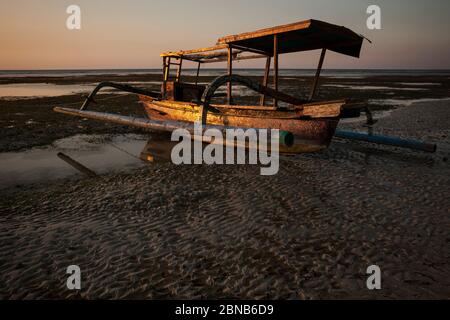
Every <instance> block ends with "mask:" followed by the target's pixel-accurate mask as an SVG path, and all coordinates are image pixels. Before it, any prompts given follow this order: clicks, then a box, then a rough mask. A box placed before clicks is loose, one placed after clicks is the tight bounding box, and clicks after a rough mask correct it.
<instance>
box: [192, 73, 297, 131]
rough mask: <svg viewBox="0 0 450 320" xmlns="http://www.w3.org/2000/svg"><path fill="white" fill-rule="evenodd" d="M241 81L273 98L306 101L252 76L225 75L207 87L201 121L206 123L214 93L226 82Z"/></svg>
mask: <svg viewBox="0 0 450 320" xmlns="http://www.w3.org/2000/svg"><path fill="white" fill-rule="evenodd" d="M232 82H235V83H239V84H241V85H243V86H245V87H247V88H249V89H252V90H254V91H256V92H258V93H261V94H264V95H267V96H269V97H271V98H274V99H277V100H279V101H283V102H287V103H291V104H294V105H298V104H303V103H305V101H304V100H302V99H299V98H296V97H293V96H290V95H288V94H285V93H282V92H279V91H278V90H274V89H272V88H269V87H266V86H263V85H261V84H259V83H258V82H256V81H253V80H252V79H250V78H247V77H244V76H240V75H237V74H236V75H223V76H220V77H217V78H216V79H214V80H213V81H212V82H211V83H210V84H209V85H208V86H207V87H206V89H205V91H204V92H203V95H202V99H201V105H202V106H201V112H200V113H201V119H200V120H201V122H202V124H206V117H207V113H208V108H209V104H210V102H211V99H212V98H213V97H214V93H215V92H216V90H217V89H219V88H220V87H221V86H223V85H224V84H226V83H232Z"/></svg>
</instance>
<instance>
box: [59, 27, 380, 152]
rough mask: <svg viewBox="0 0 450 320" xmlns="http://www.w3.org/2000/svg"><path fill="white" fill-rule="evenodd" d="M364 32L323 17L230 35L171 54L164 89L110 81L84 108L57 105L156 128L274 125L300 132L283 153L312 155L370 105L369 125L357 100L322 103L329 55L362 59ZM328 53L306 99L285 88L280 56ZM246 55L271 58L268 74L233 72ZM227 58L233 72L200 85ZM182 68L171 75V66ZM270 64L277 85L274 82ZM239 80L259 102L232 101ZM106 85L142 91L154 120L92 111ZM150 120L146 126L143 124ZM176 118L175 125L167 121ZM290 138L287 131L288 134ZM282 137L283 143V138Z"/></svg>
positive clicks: (167, 55) (267, 63)
mask: <svg viewBox="0 0 450 320" xmlns="http://www.w3.org/2000/svg"><path fill="white" fill-rule="evenodd" d="M363 40H364V37H363V36H361V35H358V34H357V33H355V32H353V31H351V30H350V29H347V28H345V27H341V26H337V25H333V24H329V23H326V22H322V21H318V20H306V21H301V22H297V23H292V24H288V25H282V26H277V27H273V28H267V29H262V30H258V31H254V32H247V33H242V34H238V35H231V36H226V37H223V38H220V39H219V40H218V41H217V44H216V45H215V46H213V47H208V48H200V49H194V50H185V51H176V52H165V53H162V54H161V57H162V59H163V81H162V86H161V92H160V93H157V92H150V91H147V90H143V89H139V88H135V87H131V86H128V85H124V84H118V83H111V82H104V83H101V84H99V85H98V86H97V87H96V88H95V90H94V91H93V92H92V93H91V94H90V95H89V97H88V98H87V100H86V101H85V103H84V104H83V106H82V107H81V109H80V110H74V109H69V108H55V111H57V112H61V113H66V114H71V115H77V116H82V117H86V118H93V119H97V120H103V121H110V122H117V123H121V124H129V125H132V126H137V127H147V128H153V129H156V130H167V131H170V130H173V129H174V128H176V127H177V126H178V127H182V128H186V126H187V125H188V126H192V125H193V122H195V121H201V122H202V124H204V125H212V126H224V127H241V128H270V129H279V130H282V131H283V132H284V133H285V135H284V137H290V134H291V135H293V136H294V139H293V142H292V141H291V139H290V138H289V141H290V142H292V143H282V144H281V145H280V152H285V153H300V152H313V151H318V150H321V149H324V148H326V147H327V146H328V145H329V143H330V142H331V139H332V138H333V135H334V134H335V130H336V126H337V124H338V122H339V120H340V119H342V118H347V117H358V116H360V111H361V110H364V111H365V112H366V115H367V116H368V122H371V121H372V118H371V115H370V112H369V110H368V109H367V108H366V107H365V106H364V105H362V104H361V103H359V102H356V101H352V100H350V99H342V100H336V101H316V99H315V96H316V93H317V88H318V84H319V77H320V73H321V70H322V66H323V62H324V59H325V54H326V52H327V51H333V52H337V53H340V54H343V55H347V56H351V57H356V58H358V57H359V55H360V51H361V46H362V43H363ZM309 50H321V54H320V58H319V62H318V67H317V72H316V74H315V77H314V80H313V82H312V84H311V89H310V93H309V95H308V97H305V98H300V97H297V96H292V95H288V94H285V93H282V92H280V91H279V90H278V84H279V76H278V69H279V64H278V61H279V56H280V55H281V54H285V53H292V52H301V51H309ZM247 59H265V72H264V77H263V79H262V82H261V83H257V82H255V81H254V80H252V79H251V78H248V77H244V76H241V75H237V74H234V73H233V62H234V61H239V60H247ZM185 60H186V61H193V62H195V63H197V73H196V77H195V83H185V82H183V81H182V66H183V61H185ZM224 61H226V62H227V74H225V75H223V76H220V77H218V78H216V79H215V80H214V81H212V82H211V83H210V84H209V85H207V86H203V85H200V84H198V79H199V73H200V69H201V66H202V65H203V64H205V63H214V62H224ZM173 65H175V66H177V70H176V73H175V75H171V66H173ZM271 66H272V69H273V76H272V82H273V83H272V87H270V86H269V79H270V71H271ZM233 84H239V85H241V86H245V87H247V88H249V89H251V90H253V91H255V92H256V93H257V94H259V96H260V98H259V104H258V105H237V104H235V103H234V99H233V94H232V93H233V87H232V86H233ZM224 85H226V86H227V90H226V101H225V103H213V102H212V100H213V99H214V98H215V97H216V96H217V94H216V91H217V90H218V89H219V88H220V87H221V86H224ZM103 87H114V88H116V89H119V90H122V91H126V92H132V93H135V94H138V95H139V99H140V101H141V102H142V104H143V105H144V108H145V111H146V113H147V116H148V118H149V119H150V120H146V119H141V120H136V119H127V117H123V116H112V115H111V114H107V113H103V114H101V113H98V112H94V113H95V115H94V113H93V112H91V111H85V110H86V108H87V107H88V106H89V104H90V102H91V101H93V98H94V96H95V95H96V94H97V92H98V91H99V90H100V89H101V88H103ZM143 122H145V123H146V124H145V125H143ZM167 123H170V125H165V124H167ZM281 136H283V135H281ZM282 142H283V141H282Z"/></svg>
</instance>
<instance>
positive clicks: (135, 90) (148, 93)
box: [80, 81, 160, 110]
mask: <svg viewBox="0 0 450 320" xmlns="http://www.w3.org/2000/svg"><path fill="white" fill-rule="evenodd" d="M104 87H111V88H116V89H119V90H121V91H125V92H131V93H136V94H141V95H144V96H149V97H152V98H154V99H158V98H160V94H159V92H154V91H148V90H145V89H140V88H136V87H132V86H130V85H127V84H123V83H117V82H109V81H106V82H101V83H99V84H98V85H97V86H96V87H95V89H94V90H92V92H91V94H90V95H89V96H88V97H87V99H86V101H84V103H83V105H82V106H81V108H80V110H85V109H86V108H87V107H88V105H89V104H90V103H91V102H95V100H94V97H95V96H96V94H97V93H98V92H99V91H100V89H102V88H104Z"/></svg>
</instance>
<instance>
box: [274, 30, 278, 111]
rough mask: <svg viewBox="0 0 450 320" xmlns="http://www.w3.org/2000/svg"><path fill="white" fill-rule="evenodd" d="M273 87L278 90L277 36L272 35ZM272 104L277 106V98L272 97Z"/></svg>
mask: <svg viewBox="0 0 450 320" xmlns="http://www.w3.org/2000/svg"><path fill="white" fill-rule="evenodd" d="M273 71H274V75H273V87H274V90H275V91H278V36H277V35H276V34H275V35H274V36H273ZM273 106H274V107H275V108H277V107H278V100H277V99H276V98H275V99H273Z"/></svg>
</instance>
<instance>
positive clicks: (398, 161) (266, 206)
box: [0, 76, 450, 299]
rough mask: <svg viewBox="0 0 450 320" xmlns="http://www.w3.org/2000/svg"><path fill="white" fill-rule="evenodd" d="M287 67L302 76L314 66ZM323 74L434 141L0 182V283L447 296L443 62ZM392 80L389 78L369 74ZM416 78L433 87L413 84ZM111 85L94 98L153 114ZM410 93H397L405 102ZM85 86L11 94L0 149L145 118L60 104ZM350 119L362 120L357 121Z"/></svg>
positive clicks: (107, 289)
mask: <svg viewBox="0 0 450 320" xmlns="http://www.w3.org/2000/svg"><path fill="white" fill-rule="evenodd" d="M138 78H139V77H138ZM125 79H127V78H126V76H117V79H110V78H109V80H114V81H124V80H125ZM133 79H134V81H144V76H142V79H141V78H139V79H137V80H136V77H135V76H133ZM100 80H103V79H102V77H99V76H95V77H94V76H92V77H88V76H86V77H85V78H82V77H74V78H70V77H66V78H64V79H50V78H45V79H44V78H43V79H37V78H27V79H25V80H24V79H21V80H14V79H12V78H11V79H8V78H2V79H1V81H2V83H3V84H8V83H9V84H12V83H14V82H15V81H21V83H33V82H36V83H42V82H46V83H59V84H62V83H65V84H80V83H91V82H97V81H100ZM129 80H130V79H129ZM148 80H149V79H148V77H147V78H145V81H148ZM151 80H152V81H153V80H154V81H156V80H158V78H156V76H155V79H151ZM203 80H204V81H208V80H209V78H206V77H205V79H203ZM282 81H285V82H286V83H289V85H287V86H288V87H289V86H292V88H294V87H295V86H296V85H297V84H298V83H296V82H305V83H306V82H308V81H310V78H295V79H284V80H282ZM405 83H406V84H405ZM408 83H409V84H408ZM414 83H419V84H420V85H414ZM429 83H439V84H440V85H438V86H433V85H429ZM290 84H292V85H290ZM322 84H324V85H325V86H324V89H323V90H322V89H321V91H320V93H319V94H320V96H319V98H327V97H336V95H340V96H345V95H349V94H351V95H352V96H354V97H360V98H366V99H369V100H371V102H370V104H371V106H372V107H373V108H374V110H377V111H384V112H385V114H384V115H383V116H382V117H381V118H379V121H378V122H377V124H376V125H375V127H374V131H375V132H377V133H384V134H390V135H396V136H401V137H409V138H417V139H421V140H425V141H428V142H432V143H436V144H437V147H438V150H437V152H436V153H435V154H425V153H420V152H415V151H408V150H400V149H397V148H393V147H382V146H376V145H368V144H365V143H358V142H349V141H346V140H342V139H338V138H335V139H334V140H333V142H332V144H331V145H330V147H329V149H327V150H325V151H323V152H320V153H314V154H303V155H298V156H295V157H284V158H283V159H282V160H281V163H280V171H279V173H278V174H276V175H274V176H260V175H259V167H257V166H249V165H228V166H225V165H223V166H219V165H216V166H206V165H196V166H193V165H192V166H189V165H184V166H183V165H182V166H175V165H173V164H171V163H151V164H148V165H145V166H143V167H141V168H137V169H133V170H128V171H126V172H108V173H104V174H101V175H100V176H98V177H95V178H85V177H83V176H81V175H80V176H79V177H78V178H76V179H57V180H54V181H41V182H38V183H33V184H27V185H20V186H16V187H11V188H6V189H5V188H2V189H1V190H0V298H1V299H60V298H69V299H196V298H203V299H205V298H209V299H216V298H233V299H234V298H239V299H367V298H375V299H381V298H387V299H448V298H449V297H450V265H449V261H450V233H449V229H450V197H449V190H450V166H449V162H448V159H449V156H450V126H449V123H450V100H442V99H443V98H448V93H449V88H450V81H449V78H448V76H432V77H431V76H422V77H410V78H406V77H395V76H391V77H387V76H379V77H373V78H367V79H364V80H358V79H353V80H352V79H332V78H327V79H325V80H324V81H323V83H322ZM327 85H328V86H327ZM355 85H361V86H369V88H367V87H366V88H365V90H361V89H357V88H355V87H354V86H355ZM384 86H388V87H389V88H390V89H386V90H385V89H377V90H375V89H373V90H371V89H370V87H375V88H377V87H384ZM393 87H394V88H396V89H392V88H393ZM415 87H418V88H419V89H420V88H423V87H425V88H427V89H426V90H408V89H411V88H415ZM149 88H150V89H155V88H157V87H156V85H153V84H152V85H151V86H149ZM405 89H406V90H405ZM292 90H293V89H292ZM306 90H307V87H306V86H305V92H306ZM392 92H394V93H395V94H394V95H393V94H392ZM102 97H104V98H108V97H112V98H111V99H109V100H106V101H105V102H104V103H103V102H100V103H99V104H98V105H96V106H95V107H93V108H95V109H96V110H109V111H113V112H121V113H124V114H142V107H141V106H140V105H139V104H138V103H137V100H136V98H135V97H134V96H132V95H127V96H115V97H114V96H113V95H112V94H106V95H103V96H102ZM338 97H339V96H338ZM399 97H400V98H401V100H402V101H403V104H402V105H397V104H398V102H396V101H394V100H396V99H397V100H398V99H399ZM81 98H82V95H81V94H74V95H67V96H63V97H60V96H58V97H41V98H30V99H21V100H12V99H9V100H8V99H3V100H0V109H1V110H2V119H1V121H2V123H1V139H0V151H2V152H12V151H20V150H29V149H30V148H33V147H38V146H45V145H49V144H52V143H53V142H54V141H56V140H57V139H61V138H65V137H70V136H73V135H75V134H79V133H84V134H87V133H88V134H94V133H95V134H115V135H120V134H125V133H127V134H128V133H136V132H137V131H136V130H135V129H130V128H128V127H121V126H115V125H109V124H104V123H99V122H95V121H84V120H83V119H78V118H71V117H67V116H64V115H59V114H56V113H53V112H52V111H51V109H52V108H53V107H54V106H56V105H60V104H74V105H77V104H79V103H80V100H81ZM243 99H246V98H243ZM417 99H429V101H423V102H415V100H417ZM383 101H384V103H383ZM386 101H388V102H387V103H386ZM405 101H406V102H405ZM408 101H410V103H408ZM382 114H383V113H379V115H382ZM340 128H347V129H355V130H360V131H365V130H367V128H366V127H364V123H363V122H361V121H347V122H346V121H344V122H342V123H341V124H340ZM139 133H142V132H139ZM72 264H76V265H79V266H80V268H81V272H82V290H80V291H78V292H73V291H69V290H68V289H67V288H66V279H67V275H66V268H67V266H69V265H72ZM373 264H376V265H378V266H379V267H380V268H381V272H382V278H381V279H382V289H381V290H374V291H371V290H368V289H367V287H366V279H367V274H366V268H367V267H368V266H369V265H373Z"/></svg>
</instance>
